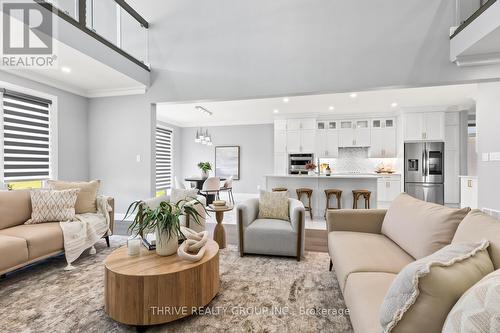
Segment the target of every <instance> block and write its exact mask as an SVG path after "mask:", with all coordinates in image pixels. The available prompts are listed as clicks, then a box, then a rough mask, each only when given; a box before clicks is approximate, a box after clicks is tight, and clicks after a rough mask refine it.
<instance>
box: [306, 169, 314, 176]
mask: <svg viewBox="0 0 500 333" xmlns="http://www.w3.org/2000/svg"><path fill="white" fill-rule="evenodd" d="M307 174H308V175H309V176H314V175H315V174H316V172H314V170H309V171H308V172H307Z"/></svg>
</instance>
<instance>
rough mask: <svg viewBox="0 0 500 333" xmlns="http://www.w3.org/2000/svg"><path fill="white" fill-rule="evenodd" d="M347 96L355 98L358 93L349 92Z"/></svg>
mask: <svg viewBox="0 0 500 333" xmlns="http://www.w3.org/2000/svg"><path fill="white" fill-rule="evenodd" d="M349 97H351V98H356V97H358V94H356V93H351V94H350V95H349Z"/></svg>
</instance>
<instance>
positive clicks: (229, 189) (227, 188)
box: [219, 176, 234, 205]
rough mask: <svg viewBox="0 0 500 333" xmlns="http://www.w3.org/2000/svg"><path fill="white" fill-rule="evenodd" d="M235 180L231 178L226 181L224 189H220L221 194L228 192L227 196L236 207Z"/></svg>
mask: <svg viewBox="0 0 500 333" xmlns="http://www.w3.org/2000/svg"><path fill="white" fill-rule="evenodd" d="M233 178H234V176H231V177H229V178H228V179H226V181H225V182H224V184H223V185H222V187H221V188H220V189H219V191H220V192H227V195H228V197H229V202H230V203H232V204H233V205H234V197H233Z"/></svg>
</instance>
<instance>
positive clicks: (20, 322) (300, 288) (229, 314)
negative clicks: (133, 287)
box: [0, 236, 352, 333]
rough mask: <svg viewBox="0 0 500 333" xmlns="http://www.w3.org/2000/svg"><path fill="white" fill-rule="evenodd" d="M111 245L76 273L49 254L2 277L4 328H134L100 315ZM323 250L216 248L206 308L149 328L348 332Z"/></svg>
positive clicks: (114, 243) (101, 246) (0, 321)
mask: <svg viewBox="0 0 500 333" xmlns="http://www.w3.org/2000/svg"><path fill="white" fill-rule="evenodd" d="M124 242H125V238H124V237H121V236H113V237H112V238H111V248H107V247H106V245H105V242H104V241H103V242H99V243H98V244H97V245H96V248H97V254H96V255H89V254H85V255H83V256H82V257H81V258H80V259H79V260H77V261H76V262H75V264H74V266H75V267H76V268H77V269H75V270H73V271H64V270H63V268H64V266H65V260H64V257H63V256H61V257H56V258H52V259H49V260H47V261H45V262H43V263H42V264H38V265H34V266H31V267H28V268H26V269H24V270H21V271H18V272H16V273H14V274H10V275H8V276H7V278H4V279H2V280H0V309H1V311H0V331H1V332H16V333H18V332H103V333H104V332H135V328H134V327H130V326H126V325H122V324H119V323H117V322H114V321H113V320H112V319H110V318H109V317H108V316H107V315H106V313H105V312H104V302H103V299H104V287H103V278H104V267H103V261H104V259H105V258H106V256H107V255H108V254H110V253H111V251H113V249H115V248H117V247H119V246H121V245H123V244H124ZM328 263H329V258H328V254H326V253H319V252H308V253H306V256H305V258H304V259H303V260H302V261H300V262H297V261H296V260H295V259H293V258H290V259H289V258H277V257H265V256H245V257H243V258H240V257H239V255H238V252H237V249H236V247H235V246H229V247H228V248H227V249H224V250H221V252H220V279H221V286H220V291H219V293H218V295H217V296H216V297H215V299H214V300H213V301H212V302H211V303H210V304H209V305H208V307H207V308H206V312H205V313H200V314H198V315H196V316H191V317H188V318H184V319H181V320H179V321H176V322H173V323H169V324H164V325H157V326H152V327H150V328H148V329H147V332H352V328H351V325H350V321H349V316H348V313H347V312H346V307H345V304H344V302H343V300H342V294H341V292H340V288H339V285H338V282H337V280H336V279H335V274H334V273H333V272H329V271H328Z"/></svg>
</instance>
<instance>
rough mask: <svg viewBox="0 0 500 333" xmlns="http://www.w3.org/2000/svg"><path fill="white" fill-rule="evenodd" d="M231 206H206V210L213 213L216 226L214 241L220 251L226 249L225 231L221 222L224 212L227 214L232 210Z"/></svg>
mask: <svg viewBox="0 0 500 333" xmlns="http://www.w3.org/2000/svg"><path fill="white" fill-rule="evenodd" d="M233 208H234V207H233V206H232V205H228V206H215V205H208V207H207V210H208V211H210V212H214V213H215V219H216V220H217V224H216V225H215V228H214V240H215V241H216V242H217V244H219V247H220V248H221V249H225V248H226V230H225V229H224V226H223V225H222V220H224V212H229V211H231V210H233Z"/></svg>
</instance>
